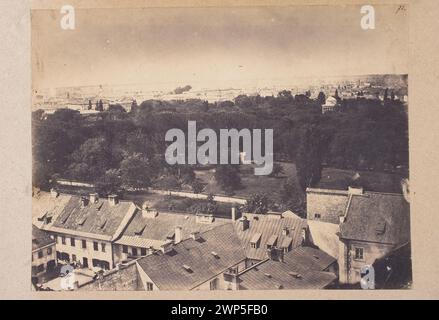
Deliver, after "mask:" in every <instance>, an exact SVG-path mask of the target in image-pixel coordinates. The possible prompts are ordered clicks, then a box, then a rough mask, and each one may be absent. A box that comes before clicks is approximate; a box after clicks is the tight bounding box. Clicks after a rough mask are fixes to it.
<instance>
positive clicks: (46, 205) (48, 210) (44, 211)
mask: <svg viewBox="0 0 439 320" xmlns="http://www.w3.org/2000/svg"><path fill="white" fill-rule="evenodd" d="M70 198H71V195H66V194H59V195H58V196H57V197H54V196H52V195H51V194H50V193H48V192H44V191H38V192H35V193H34V194H33V196H32V223H33V224H34V225H35V226H37V227H38V228H40V229H47V228H49V227H50V225H51V224H52V223H53V222H54V221H55V220H56V218H57V217H58V215H59V214H60V213H61V212H62V210H63V209H64V206H65V205H66V203H67V202H68V201H69V200H70ZM45 217H50V218H51V222H50V223H48V224H46V223H45V219H44V218H45Z"/></svg>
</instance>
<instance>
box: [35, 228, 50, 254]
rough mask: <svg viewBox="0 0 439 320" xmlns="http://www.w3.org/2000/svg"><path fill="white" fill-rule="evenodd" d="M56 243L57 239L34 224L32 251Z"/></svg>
mask: <svg viewBox="0 0 439 320" xmlns="http://www.w3.org/2000/svg"><path fill="white" fill-rule="evenodd" d="M54 243H55V240H53V239H52V238H51V237H50V236H49V235H48V234H47V233H46V232H45V231H43V230H40V229H38V228H37V227H35V226H32V251H35V250H38V249H40V248H43V247H45V246H47V245H49V244H54Z"/></svg>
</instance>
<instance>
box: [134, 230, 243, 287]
mask: <svg viewBox="0 0 439 320" xmlns="http://www.w3.org/2000/svg"><path fill="white" fill-rule="evenodd" d="M212 252H215V255H214V254H213V253H212ZM243 260H245V252H244V249H243V248H242V246H241V242H240V240H239V239H238V237H237V236H236V234H235V233H234V231H233V225H232V224H231V223H228V224H224V225H220V226H217V227H216V228H214V229H212V230H209V231H207V232H204V233H202V234H201V239H200V240H193V239H191V238H190V239H187V240H185V241H182V242H180V243H179V244H177V245H174V247H173V249H172V250H171V252H169V253H165V254H163V253H155V254H152V255H149V256H146V257H143V258H141V259H139V260H137V262H138V263H139V265H140V267H141V268H142V269H143V271H144V272H145V273H146V274H147V275H148V277H149V278H150V279H151V280H152V281H153V282H154V284H155V285H157V287H158V288H159V289H160V290H191V289H193V288H194V287H196V286H198V285H199V284H201V283H203V282H205V281H208V280H209V279H211V278H213V277H215V276H216V275H219V274H221V273H222V272H224V271H225V270H227V269H228V268H229V267H231V266H233V265H236V264H238V263H240V262H241V261H243Z"/></svg>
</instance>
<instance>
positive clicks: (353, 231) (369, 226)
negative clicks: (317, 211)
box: [340, 192, 410, 244]
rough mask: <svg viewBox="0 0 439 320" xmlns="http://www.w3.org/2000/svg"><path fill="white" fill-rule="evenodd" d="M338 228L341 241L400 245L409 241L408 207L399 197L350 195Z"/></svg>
mask: <svg viewBox="0 0 439 320" xmlns="http://www.w3.org/2000/svg"><path fill="white" fill-rule="evenodd" d="M346 212H347V214H346V219H345V221H344V223H342V224H341V225H340V235H341V238H344V239H354V240H361V241H369V242H379V243H388V244H401V243H405V242H407V241H409V239H410V207H409V204H408V202H407V201H406V200H405V199H404V196H403V195H400V194H390V193H375V192H365V193H364V194H363V195H353V196H352V199H351V200H350V201H349V204H348V208H347V211H346Z"/></svg>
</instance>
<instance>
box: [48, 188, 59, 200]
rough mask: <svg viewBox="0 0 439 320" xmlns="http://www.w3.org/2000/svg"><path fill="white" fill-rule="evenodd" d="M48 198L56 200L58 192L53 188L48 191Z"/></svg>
mask: <svg viewBox="0 0 439 320" xmlns="http://www.w3.org/2000/svg"><path fill="white" fill-rule="evenodd" d="M50 196H51V197H52V198H57V197H58V196H59V192H58V190H56V189H55V188H51V189H50Z"/></svg>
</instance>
